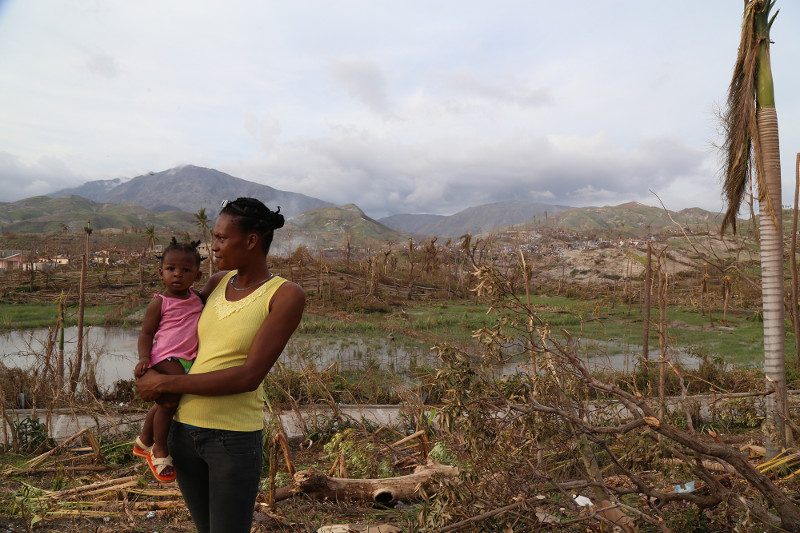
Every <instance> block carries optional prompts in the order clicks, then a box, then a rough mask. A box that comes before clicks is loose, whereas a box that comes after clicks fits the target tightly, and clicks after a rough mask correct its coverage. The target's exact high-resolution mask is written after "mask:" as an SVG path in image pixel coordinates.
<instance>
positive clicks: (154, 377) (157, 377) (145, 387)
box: [136, 370, 163, 402]
mask: <svg viewBox="0 0 800 533" xmlns="http://www.w3.org/2000/svg"><path fill="white" fill-rule="evenodd" d="M162 377H163V376H162V374H159V373H158V372H156V371H155V370H148V371H147V372H145V373H144V375H143V376H142V377H140V378H138V379H137V380H136V392H137V393H139V397H140V398H141V399H142V400H144V401H146V402H154V401H156V399H157V398H158V397H159V396H161V392H160V391H159V390H158V386H159V385H160V383H161V379H162Z"/></svg>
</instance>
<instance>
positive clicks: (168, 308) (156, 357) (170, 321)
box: [150, 291, 203, 366]
mask: <svg viewBox="0 0 800 533" xmlns="http://www.w3.org/2000/svg"><path fill="white" fill-rule="evenodd" d="M155 296H158V297H160V298H161V321H160V322H159V324H158V330H157V331H156V334H155V337H153V349H152V350H150V366H153V365H157V364H158V363H160V362H161V361H163V360H165V359H167V358H169V357H177V358H179V359H186V360H187V361H191V360H192V359H194V358H195V357H197V321H198V320H200V313H201V312H202V311H203V302H202V301H201V300H200V297H199V296H197V294H195V293H194V291H190V292H189V298H187V299H186V300H181V299H180V298H169V297H167V296H164V295H163V294H156V295H155Z"/></svg>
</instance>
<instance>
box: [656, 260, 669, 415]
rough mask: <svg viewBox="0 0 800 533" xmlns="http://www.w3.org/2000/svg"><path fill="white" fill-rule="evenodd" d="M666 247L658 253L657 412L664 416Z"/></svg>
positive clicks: (667, 358) (665, 376)
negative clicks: (664, 259)
mask: <svg viewBox="0 0 800 533" xmlns="http://www.w3.org/2000/svg"><path fill="white" fill-rule="evenodd" d="M665 251H666V248H664V250H662V251H661V253H659V254H658V351H659V356H660V357H659V364H658V405H659V407H658V413H659V417H661V418H663V417H664V411H665V398H666V389H667V361H668V360H669V356H668V355H667V267H666V265H665V264H664V263H662V258H663V255H664V252H665Z"/></svg>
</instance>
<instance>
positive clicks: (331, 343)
mask: <svg viewBox="0 0 800 533" xmlns="http://www.w3.org/2000/svg"><path fill="white" fill-rule="evenodd" d="M138 335H139V331H138V329H129V328H120V327H92V328H87V329H86V338H87V342H85V346H86V347H87V349H88V353H89V360H90V362H91V364H93V365H94V366H95V376H96V378H97V382H98V385H100V387H101V388H103V389H111V388H113V385H114V383H115V382H116V381H118V380H127V379H132V378H133V367H134V366H135V365H136V362H137V361H138V354H137V340H138ZM77 336H78V331H77V328H76V327H72V328H67V329H66V330H65V335H64V339H65V343H64V357H65V359H66V360H69V359H71V358H72V357H74V354H75V350H76V344H77ZM47 345H48V331H47V330H46V329H38V330H30V331H12V332H7V333H3V334H0V362H2V363H3V364H4V365H6V366H9V367H19V368H33V367H35V366H37V365H38V366H39V367H43V366H45V365H47V364H50V365H54V364H55V360H56V351H55V349H54V350H53V351H52V355H51V356H50V358H48V357H46V356H45V355H43V354H45V353H46V352H47V348H46V347H47ZM280 362H281V364H283V365H284V367H286V368H288V369H294V370H300V369H302V368H304V367H306V366H308V365H312V364H313V365H314V366H315V367H316V368H318V369H324V368H328V367H329V366H331V365H333V364H336V365H337V367H338V368H339V370H359V369H364V368H367V367H369V366H376V367H380V368H384V369H388V370H391V371H394V372H397V373H400V374H405V373H408V372H409V371H412V370H414V369H415V368H416V367H419V366H434V365H436V363H437V361H436V358H435V357H434V356H433V355H432V354H431V353H430V350H429V346H426V345H423V344H418V345H412V344H403V343H398V342H395V341H394V340H393V339H392V338H389V337H386V338H363V337H359V336H351V337H346V338H345V337H332V336H328V337H318V336H314V337H311V336H302V335H297V336H295V337H293V338H292V340H291V341H290V342H289V344H288V345H287V346H286V349H285V350H284V352H283V354H282V355H281V358H280Z"/></svg>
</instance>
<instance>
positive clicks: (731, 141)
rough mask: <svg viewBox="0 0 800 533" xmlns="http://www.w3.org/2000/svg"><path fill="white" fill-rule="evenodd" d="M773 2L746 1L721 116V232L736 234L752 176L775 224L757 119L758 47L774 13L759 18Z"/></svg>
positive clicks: (766, 210) (767, 30)
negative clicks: (722, 199)
mask: <svg viewBox="0 0 800 533" xmlns="http://www.w3.org/2000/svg"><path fill="white" fill-rule="evenodd" d="M774 3H775V2H774V0H769V1H764V0H746V1H745V7H744V15H743V17H742V33H741V37H740V41H739V52H738V54H737V57H736V63H735V65H734V68H733V76H732V78H731V83H730V86H729V87H728V98H727V106H726V109H725V112H724V113H723V116H722V123H723V130H724V132H725V141H724V143H723V147H722V150H723V155H724V159H725V174H724V177H723V186H722V192H723V196H724V197H725V203H726V204H727V206H728V208H727V210H726V212H725V216H724V217H723V219H722V231H725V228H727V227H728V226H729V225H730V226H731V228H732V229H733V232H734V233H736V215H737V214H738V212H739V208H740V206H741V203H742V200H743V199H744V196H745V194H746V191H747V186H748V184H749V183H750V180H751V179H753V173H755V178H756V181H757V183H758V201H759V206H760V208H761V210H762V212H763V213H764V214H767V215H769V216H770V217H771V218H772V219H773V222H774V223H775V224H776V225H777V224H778V220H777V216H776V214H775V208H774V206H773V205H772V199H771V198H770V195H769V194H767V185H766V179H765V176H766V174H765V172H764V168H763V161H762V157H761V154H760V140H759V135H758V123H757V118H756V117H757V109H758V101H757V89H758V75H759V71H758V68H759V46H761V45H762V44H765V41H766V42H767V43H768V41H769V28H770V27H771V26H772V22H773V21H774V20H775V15H777V12H776V13H775V15H773V16H772V19H770V20H769V22H768V23H766V24H764V21H763V20H762V19H764V18H766V17H767V16H768V15H769V11H770V9H771V8H772V7H773V5H774Z"/></svg>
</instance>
